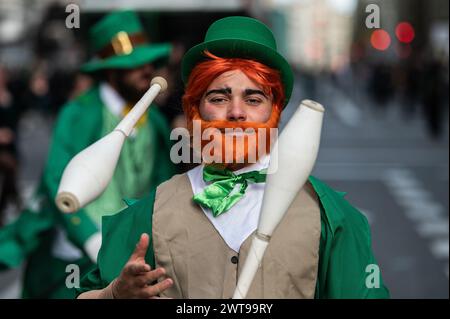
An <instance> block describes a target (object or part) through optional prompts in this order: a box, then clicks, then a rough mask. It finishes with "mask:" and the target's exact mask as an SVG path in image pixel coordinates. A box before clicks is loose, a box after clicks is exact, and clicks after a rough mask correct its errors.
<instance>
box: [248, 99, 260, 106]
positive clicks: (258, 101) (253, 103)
mask: <svg viewBox="0 0 450 319" xmlns="http://www.w3.org/2000/svg"><path fill="white" fill-rule="evenodd" d="M261 102H262V101H261V100H260V99H256V98H249V99H247V103H248V104H250V105H259V104H261Z"/></svg>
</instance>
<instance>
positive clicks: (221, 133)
mask: <svg viewBox="0 0 450 319" xmlns="http://www.w3.org/2000/svg"><path fill="white" fill-rule="evenodd" d="M280 113H281V111H280V110H278V108H274V109H273V110H272V114H271V116H270V118H269V120H268V121H267V122H265V123H259V122H235V121H223V120H222V121H205V120H203V119H202V118H201V116H200V114H199V112H198V110H197V108H195V110H192V111H191V115H192V119H191V121H189V122H188V129H189V131H190V132H191V134H192V130H193V129H192V127H193V121H194V120H197V121H200V125H201V134H202V139H201V152H202V159H203V160H205V158H204V157H205V156H206V157H207V158H208V159H207V160H206V162H212V163H215V164H220V165H221V166H224V167H227V168H230V169H233V168H239V167H241V166H245V164H252V163H255V162H256V161H258V159H259V158H261V157H262V156H264V155H265V154H269V153H270V148H271V143H272V142H274V140H273V137H274V134H273V133H272V132H271V129H273V128H277V127H278V122H279V119H280ZM241 130H242V132H243V134H238V135H234V134H231V135H230V134H228V133H235V132H240V131H241ZM275 137H276V136H275ZM208 138H209V139H208ZM260 139H261V140H260ZM217 153H218V154H217Z"/></svg>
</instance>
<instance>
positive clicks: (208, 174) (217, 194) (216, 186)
mask: <svg viewBox="0 0 450 319" xmlns="http://www.w3.org/2000/svg"><path fill="white" fill-rule="evenodd" d="M266 171H267V170H261V171H251V172H247V173H242V174H239V175H236V174H234V173H233V172H232V171H230V170H227V169H225V170H224V169H220V168H216V167H214V166H205V167H204V168H203V180H204V181H205V182H214V183H212V184H211V185H209V186H207V187H206V188H205V189H204V190H203V192H201V193H199V194H195V195H194V197H193V198H192V199H193V200H194V202H196V203H197V204H200V205H202V206H203V207H207V208H210V209H211V210H212V213H213V216H214V217H217V216H219V215H220V214H222V213H224V212H226V211H228V210H229V209H230V208H231V207H233V206H234V205H235V204H236V203H237V202H238V201H239V200H240V199H241V198H242V197H243V196H244V194H245V190H246V189H247V186H248V184H249V183H264V182H265V181H266V175H267V174H266ZM237 184H241V187H240V188H239V191H233V190H234V188H235V186H236V185H237Z"/></svg>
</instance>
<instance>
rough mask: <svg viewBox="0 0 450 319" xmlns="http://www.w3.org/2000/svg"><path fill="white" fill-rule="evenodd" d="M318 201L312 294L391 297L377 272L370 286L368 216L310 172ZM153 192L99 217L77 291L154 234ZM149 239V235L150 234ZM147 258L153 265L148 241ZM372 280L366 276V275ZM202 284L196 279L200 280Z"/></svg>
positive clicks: (110, 271) (95, 284)
mask: <svg viewBox="0 0 450 319" xmlns="http://www.w3.org/2000/svg"><path fill="white" fill-rule="evenodd" d="M310 182H311V183H312V185H313V187H314V189H315V191H316V193H317V195H318V197H319V199H320V203H321V225H322V230H321V238H320V248H319V273H318V280H317V284H316V293H315V297H316V298H321V299H329V298H346V299H347V298H350V299H356V298H389V291H388V290H387V288H386V287H385V286H384V284H383V281H382V280H381V276H380V285H379V288H368V287H367V286H366V279H367V278H368V276H369V275H370V273H371V271H370V272H366V267H367V266H368V265H371V264H376V261H375V258H374V256H373V253H372V248H371V238H370V228H369V225H368V223H367V219H366V218H365V217H364V216H363V215H362V214H361V213H360V212H359V211H358V210H357V209H355V208H354V207H353V206H351V205H350V204H349V203H348V202H347V201H346V200H345V199H344V198H343V196H344V195H343V193H339V192H336V191H334V190H333V189H331V188H330V187H328V186H327V185H326V184H324V183H323V182H321V181H319V180H318V179H316V178H314V177H310ZM154 199H155V192H153V193H152V194H150V195H149V196H148V197H146V198H144V199H142V200H140V201H137V202H130V203H129V204H130V205H129V207H128V208H126V209H125V210H123V211H122V212H120V213H118V214H116V215H114V216H106V217H104V218H103V231H102V235H103V243H107V244H106V245H103V246H102V248H101V249H100V252H99V256H98V265H97V267H96V268H94V269H93V270H92V271H91V272H90V273H88V274H87V275H86V276H85V277H84V278H83V280H82V282H81V287H80V289H78V292H79V293H81V292H85V291H88V290H93V289H102V288H104V287H106V286H107V285H108V284H109V283H110V282H111V281H112V280H114V278H116V277H117V276H118V275H119V274H120V271H121V269H122V268H123V266H124V265H125V263H126V262H127V261H128V258H129V257H130V255H131V253H132V252H133V250H134V249H135V247H136V243H137V242H138V240H139V237H140V235H141V234H142V233H147V234H152V225H151V221H152V213H153V202H154ZM150 240H151V239H150ZM146 261H147V263H149V264H150V265H151V266H152V267H154V266H155V258H154V254H153V250H152V242H151V241H150V248H149V250H148V252H147V255H146ZM369 281H370V280H369ZM199 284H200V283H199Z"/></svg>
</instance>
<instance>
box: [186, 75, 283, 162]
mask: <svg viewBox="0 0 450 319" xmlns="http://www.w3.org/2000/svg"><path fill="white" fill-rule="evenodd" d="M272 102H273V98H272V96H270V95H267V93H265V92H264V90H263V88H262V87H261V86H260V85H259V84H257V83H255V82H254V81H252V80H250V79H249V78H248V77H247V76H246V75H245V73H243V72H242V71H240V70H233V71H228V72H225V73H223V74H221V75H220V76H218V77H217V78H216V79H214V81H212V82H211V84H210V85H209V86H208V88H207V89H206V91H205V93H204V94H203V96H202V98H201V100H200V105H199V108H198V114H197V115H194V119H200V120H201V122H202V124H201V125H202V132H203V135H206V136H209V135H210V134H211V131H208V130H210V129H213V130H214V129H215V132H216V133H214V138H213V139H212V141H210V140H208V139H207V140H202V156H203V158H204V155H205V154H206V155H207V156H209V155H211V156H213V157H214V159H213V162H215V163H229V165H228V164H227V165H226V166H228V167H230V168H232V169H233V168H238V167H241V166H242V164H244V165H245V164H251V163H253V162H254V161H256V160H257V159H258V157H260V156H262V155H263V154H265V153H267V152H269V151H270V144H271V142H270V138H271V134H270V132H269V130H270V129H271V128H276V127H277V124H278V119H279V111H277V110H275V111H274V110H273V105H272ZM227 129H232V130H233V129H242V130H245V132H244V134H242V133H237V132H234V131H231V132H230V131H228V132H227ZM248 129H252V130H251V131H250V132H248V131H247V130H248ZM217 130H218V131H217ZM217 132H219V135H217ZM252 132H253V133H252ZM260 133H261V134H264V135H261V137H260ZM211 148H212V149H213V150H211V151H209V150H210V149H211ZM227 154H228V155H229V156H228V155H227ZM252 154H254V155H252ZM215 156H220V159H219V158H217V157H215ZM252 158H253V159H252ZM204 159H205V158H204Z"/></svg>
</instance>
